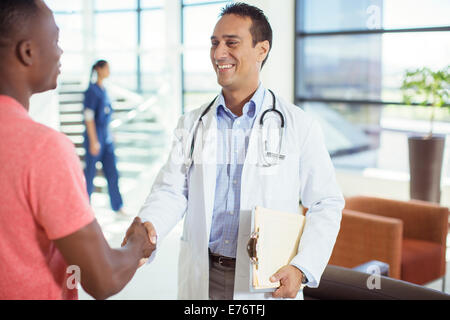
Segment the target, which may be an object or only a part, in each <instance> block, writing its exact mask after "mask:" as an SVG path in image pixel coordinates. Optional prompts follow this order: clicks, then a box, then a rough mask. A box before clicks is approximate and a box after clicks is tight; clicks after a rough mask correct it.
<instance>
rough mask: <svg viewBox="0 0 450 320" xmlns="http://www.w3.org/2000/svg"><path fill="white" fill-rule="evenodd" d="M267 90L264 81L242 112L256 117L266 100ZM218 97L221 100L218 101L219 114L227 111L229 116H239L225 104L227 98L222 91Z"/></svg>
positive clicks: (251, 117) (250, 116)
mask: <svg viewBox="0 0 450 320" xmlns="http://www.w3.org/2000/svg"><path fill="white" fill-rule="evenodd" d="M265 92H266V90H265V89H264V86H263V85H262V83H260V84H259V86H258V89H257V90H256V91H255V93H254V94H253V96H252V98H251V99H250V101H249V102H247V103H246V104H245V105H244V109H243V110H242V114H243V115H246V116H247V117H248V118H250V119H254V118H255V117H256V115H257V114H258V113H259V111H260V110H261V106H262V104H263V101H264V95H265ZM218 99H219V100H218V103H217V115H219V114H220V112H225V113H226V114H228V116H230V117H232V118H237V116H236V115H235V114H234V113H233V112H231V110H230V109H228V108H227V106H226V105H225V98H224V96H223V93H222V92H221V93H220V95H219V98H218Z"/></svg>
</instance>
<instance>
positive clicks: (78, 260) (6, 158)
mask: <svg viewBox="0 0 450 320" xmlns="http://www.w3.org/2000/svg"><path fill="white" fill-rule="evenodd" d="M0 35H1V36H0V120H1V126H0V299H77V298H78V294H77V289H76V287H77V286H76V284H77V281H76V280H78V279H79V280H80V282H81V285H82V286H83V288H84V289H85V290H86V292H88V293H89V294H91V295H92V296H93V297H94V298H98V299H104V298H107V297H109V296H111V295H113V294H115V293H117V292H118V291H120V290H121V289H122V288H123V287H124V286H125V285H126V284H127V283H128V281H130V279H131V278H132V277H133V275H134V273H135V272H136V269H137V268H138V267H139V265H140V261H141V259H143V258H148V257H149V256H150V255H151V253H152V252H153V251H154V249H155V244H154V243H151V242H150V240H149V237H148V235H147V232H146V229H145V228H144V226H143V224H142V223H141V221H140V220H139V219H135V220H134V222H133V224H132V226H131V230H129V231H128V234H127V236H128V239H129V241H128V242H127V245H126V246H124V247H123V248H121V249H111V248H110V247H109V245H108V243H107V242H106V240H105V238H104V236H103V233H102V231H101V229H100V227H99V225H98V223H97V221H96V220H95V217H94V214H93V211H92V209H91V208H90V205H89V199H88V195H87V192H86V185H85V180H84V175H83V172H82V169H81V166H80V162H79V159H78V157H77V156H76V153H75V148H74V146H73V144H72V143H71V142H70V140H69V139H68V138H67V137H65V136H64V135H63V134H61V133H59V132H56V131H54V130H52V129H50V128H48V127H46V126H43V125H41V124H38V123H36V122H34V121H33V120H32V119H31V118H30V116H29V115H28V108H29V99H30V97H31V95H32V94H34V93H37V92H43V91H46V90H50V89H54V88H55V87H56V83H57V77H58V74H59V73H60V71H59V67H60V63H59V59H60V57H61V54H62V50H61V49H60V48H59V46H58V28H57V26H56V24H55V20H54V17H53V14H52V12H51V11H50V9H48V7H47V6H46V5H45V3H44V2H43V1H42V0H1V1H0ZM68 266H70V268H68ZM73 272H74V273H73Z"/></svg>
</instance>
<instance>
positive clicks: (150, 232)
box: [121, 217, 156, 268]
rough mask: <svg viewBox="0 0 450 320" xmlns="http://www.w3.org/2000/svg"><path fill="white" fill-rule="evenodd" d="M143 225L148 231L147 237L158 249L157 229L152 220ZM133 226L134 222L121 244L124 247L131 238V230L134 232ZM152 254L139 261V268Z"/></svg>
mask: <svg viewBox="0 0 450 320" xmlns="http://www.w3.org/2000/svg"><path fill="white" fill-rule="evenodd" d="M136 219H139V221H140V218H138V217H136V218H135V220H136ZM133 223H134V221H133ZM143 226H144V227H145V230H146V231H147V238H148V240H149V241H150V243H151V244H152V245H153V246H154V249H156V230H155V227H154V226H153V224H152V223H151V222H144V224H143ZM132 227H133V224H131V226H130V227H129V228H128V230H127V233H126V234H125V238H123V241H122V244H121V246H122V247H123V246H125V245H126V244H127V242H128V240H129V238H130V235H131V232H132ZM154 249H153V250H154ZM153 250H152V252H153ZM150 255H151V253H150ZM150 255H149V256H148V257H145V258H142V259H141V260H140V261H139V268H140V267H141V266H143V265H144V264H145V263H146V262H147V260H148V258H149V257H150Z"/></svg>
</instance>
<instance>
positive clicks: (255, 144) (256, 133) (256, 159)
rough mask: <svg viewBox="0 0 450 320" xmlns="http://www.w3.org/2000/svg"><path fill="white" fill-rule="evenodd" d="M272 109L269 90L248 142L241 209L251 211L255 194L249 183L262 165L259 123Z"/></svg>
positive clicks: (243, 173) (243, 169)
mask: <svg viewBox="0 0 450 320" xmlns="http://www.w3.org/2000/svg"><path fill="white" fill-rule="evenodd" d="M270 108H272V95H271V94H270V92H269V90H267V89H266V90H265V94H264V100H263V104H262V106H261V109H260V110H259V113H258V115H257V116H256V119H255V122H254V124H253V128H252V132H251V134H250V140H249V142H248V149H247V155H246V157H245V162H244V167H243V168H242V179H241V181H242V182H241V208H242V209H244V210H251V208H249V206H248V205H249V203H251V202H250V201H249V200H250V199H249V197H250V196H251V195H252V194H254V193H252V192H250V191H251V187H250V186H248V183H249V182H250V183H251V181H252V176H253V177H254V175H256V174H258V163H261V159H260V155H261V150H260V149H261V146H260V141H261V138H260V134H261V130H260V126H259V122H260V119H261V116H262V114H263V113H264V111H266V110H267V109H270Z"/></svg>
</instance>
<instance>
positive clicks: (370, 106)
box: [295, 0, 450, 177]
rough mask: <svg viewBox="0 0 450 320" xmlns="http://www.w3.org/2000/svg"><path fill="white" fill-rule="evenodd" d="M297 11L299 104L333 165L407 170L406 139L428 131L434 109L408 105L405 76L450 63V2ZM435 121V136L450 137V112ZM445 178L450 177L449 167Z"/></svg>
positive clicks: (317, 3)
mask: <svg viewBox="0 0 450 320" xmlns="http://www.w3.org/2000/svg"><path fill="white" fill-rule="evenodd" d="M296 6H297V7H296V85H295V97H296V103H297V104H298V105H301V106H302V107H303V108H304V109H305V110H306V111H308V112H311V113H312V114H314V115H315V116H316V117H317V119H319V121H320V122H321V123H322V125H323V127H324V132H325V139H326V143H327V146H328V149H329V152H330V154H331V155H332V156H333V161H334V162H335V164H336V165H338V166H342V167H351V168H355V167H357V168H367V167H371V168H381V169H385V170H393V171H398V170H400V171H405V172H406V171H407V170H408V162H407V154H408V152H407V142H406V139H407V135H408V134H409V133H412V132H427V130H428V128H429V127H428V119H429V117H430V112H431V110H430V109H429V108H426V107H420V106H414V107H411V106H404V105H402V95H401V91H400V87H401V82H402V77H403V74H404V72H405V70H408V69H416V68H419V67H423V66H427V67H430V68H432V69H439V68H443V67H445V66H447V65H448V64H450V60H449V58H448V57H450V18H449V15H448V12H450V1H440V0H429V1H422V0H395V1H383V0H297V2H296ZM436 120H437V122H438V123H437V125H436V126H435V128H436V129H437V130H436V133H442V134H447V135H450V113H449V112H448V110H445V109H442V110H439V112H437V118H436ZM449 138H450V137H449ZM448 140H450V139H447V144H448V146H447V148H446V149H447V152H448V150H449V149H450V147H449V142H448ZM446 157H447V158H448V155H447V156H446ZM449 162H450V161H449ZM444 172H447V176H448V177H450V165H449V164H446V165H445V168H444Z"/></svg>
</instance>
